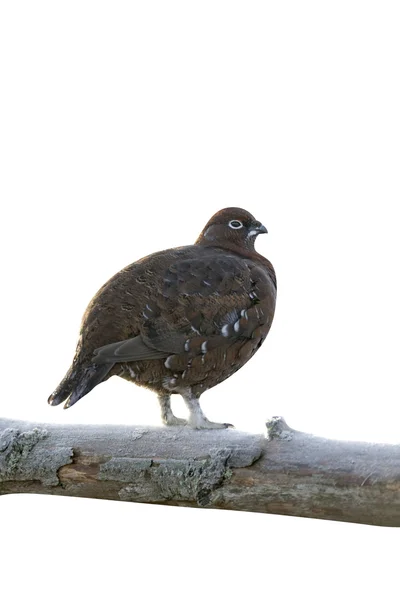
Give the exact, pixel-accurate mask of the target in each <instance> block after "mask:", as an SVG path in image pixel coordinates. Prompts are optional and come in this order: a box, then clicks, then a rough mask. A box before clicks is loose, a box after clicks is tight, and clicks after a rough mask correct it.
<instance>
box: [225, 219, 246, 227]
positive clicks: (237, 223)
mask: <svg viewBox="0 0 400 600" xmlns="http://www.w3.org/2000/svg"><path fill="white" fill-rule="evenodd" d="M228 225H229V227H230V228H231V229H241V228H242V227H243V223H242V221H238V220H237V219H233V220H232V221H229V223H228Z"/></svg>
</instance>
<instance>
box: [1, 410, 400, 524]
mask: <svg viewBox="0 0 400 600" xmlns="http://www.w3.org/2000/svg"><path fill="white" fill-rule="evenodd" d="M14 493H40V494H59V495H63V496H80V497H88V498H105V499H110V500H123V501H128V502H149V503H157V504H171V505H178V506H197V507H204V508H221V509H231V510H244V511H252V512H263V513H274V514H280V515H295V516H302V517H313V518H319V519H333V520H338V521H349V522H354V523H369V524H373V525H387V526H400V445H389V444H371V443H365V442H347V441H338V440H330V439H325V438H319V437H315V436H313V435H309V434H305V433H301V432H298V431H294V430H293V429H290V428H289V427H288V426H287V425H286V423H285V421H284V420H283V419H281V418H279V417H274V418H273V419H271V420H270V421H268V423H267V424H266V432H265V435H261V434H260V435H253V434H249V433H245V432H241V431H236V430H232V429H229V430H217V431H215V430H214V431H193V430H190V429H187V428H185V427H169V428H164V427H160V428H157V427H133V426H132V427H131V426H122V425H120V426H99V425H54V424H46V425H42V424H35V423H29V422H23V421H12V420H5V419H4V420H1V419H0V494H14Z"/></svg>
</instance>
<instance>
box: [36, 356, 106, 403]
mask: <svg viewBox="0 0 400 600" xmlns="http://www.w3.org/2000/svg"><path fill="white" fill-rule="evenodd" d="M113 366H114V365H113V364H105V365H94V364H90V365H89V366H87V367H84V366H83V367H82V366H76V365H72V366H71V367H70V368H69V369H68V371H67V373H66V375H65V377H64V379H63V380H62V381H61V383H60V384H59V386H58V387H57V388H56V389H55V391H54V392H53V393H52V394H51V396H50V397H49V399H48V403H49V404H51V405H52V406H58V404H61V403H62V402H64V401H65V400H66V402H65V404H64V408H69V407H70V406H72V405H73V404H75V403H76V402H78V400H80V399H81V398H83V396H86V394H88V393H89V392H90V391H91V390H92V389H93V388H94V387H96V385H98V384H99V383H101V382H102V381H103V379H104V377H105V376H106V375H107V373H108V372H109V371H110V370H111V369H112V367H113Z"/></svg>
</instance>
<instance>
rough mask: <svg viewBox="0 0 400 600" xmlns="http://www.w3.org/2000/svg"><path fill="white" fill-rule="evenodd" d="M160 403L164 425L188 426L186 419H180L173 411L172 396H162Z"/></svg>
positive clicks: (159, 398)
mask: <svg viewBox="0 0 400 600" xmlns="http://www.w3.org/2000/svg"><path fill="white" fill-rule="evenodd" d="M158 401H159V403H160V407H161V419H162V422H163V423H164V425H186V424H187V421H186V419H178V417H176V416H175V415H174V413H173V412H172V410H171V396H170V394H160V395H159V396H158Z"/></svg>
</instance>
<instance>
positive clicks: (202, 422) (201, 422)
mask: <svg viewBox="0 0 400 600" xmlns="http://www.w3.org/2000/svg"><path fill="white" fill-rule="evenodd" d="M182 397H183V399H184V401H185V404H186V406H187V407H188V409H189V419H188V425H189V426H190V427H192V429H226V428H227V427H233V425H231V424H230V423H213V422H212V421H209V420H208V419H207V417H206V416H205V414H204V413H203V411H202V410H201V408H200V403H199V398H198V396H196V395H195V394H193V392H191V391H190V390H188V391H187V392H183V393H182Z"/></svg>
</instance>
